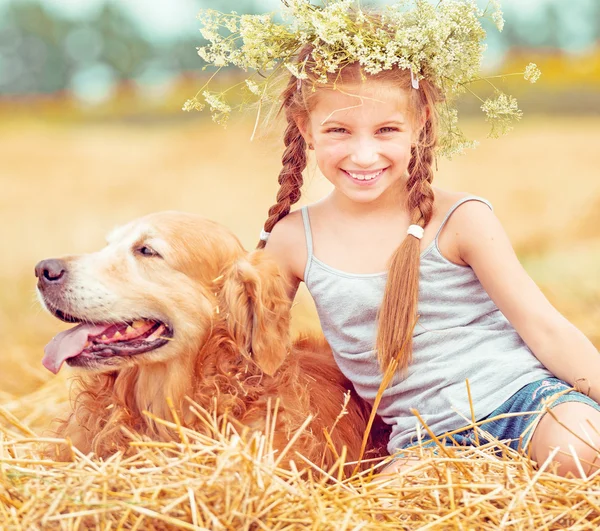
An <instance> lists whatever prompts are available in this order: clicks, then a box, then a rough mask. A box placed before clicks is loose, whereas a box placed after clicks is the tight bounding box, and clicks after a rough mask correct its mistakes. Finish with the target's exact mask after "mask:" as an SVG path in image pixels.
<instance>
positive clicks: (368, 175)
mask: <svg viewBox="0 0 600 531" xmlns="http://www.w3.org/2000/svg"><path fill="white" fill-rule="evenodd" d="M386 169H387V168H382V169H381V170H375V171H370V172H365V171H356V170H342V171H343V172H344V173H345V174H346V175H348V177H350V179H352V181H354V184H356V185H357V186H372V185H374V184H375V183H376V182H377V181H378V180H379V178H380V177H381V176H382V175H383V172H385V170H386Z"/></svg>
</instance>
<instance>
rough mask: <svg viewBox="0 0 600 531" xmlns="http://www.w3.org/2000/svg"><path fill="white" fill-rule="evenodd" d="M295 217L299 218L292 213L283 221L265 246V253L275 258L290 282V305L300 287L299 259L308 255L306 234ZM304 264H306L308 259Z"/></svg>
mask: <svg viewBox="0 0 600 531" xmlns="http://www.w3.org/2000/svg"><path fill="white" fill-rule="evenodd" d="M295 217H297V216H296V214H295V213H292V214H288V215H287V216H286V217H285V218H283V219H281V220H280V221H279V222H278V223H277V224H276V225H275V227H273V230H272V231H271V235H270V236H269V239H268V240H267V244H266V245H265V252H267V253H268V254H270V255H271V256H272V257H273V258H275V260H276V261H277V263H278V264H279V268H280V269H281V272H282V274H283V276H284V277H285V279H286V280H287V282H288V290H287V292H288V295H289V297H290V303H291V301H293V300H294V297H295V296H296V292H297V291H298V286H299V285H300V278H299V276H300V275H299V274H298V264H297V262H298V258H302V256H301V255H302V254H304V255H306V249H305V248H304V249H303V248H302V244H303V241H302V240H303V238H304V232H303V230H302V226H300V227H298V220H295V219H294V218H295ZM298 240H300V241H298ZM299 255H300V256H299ZM304 263H306V258H305V259H304Z"/></svg>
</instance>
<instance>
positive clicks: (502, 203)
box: [0, 117, 600, 395]
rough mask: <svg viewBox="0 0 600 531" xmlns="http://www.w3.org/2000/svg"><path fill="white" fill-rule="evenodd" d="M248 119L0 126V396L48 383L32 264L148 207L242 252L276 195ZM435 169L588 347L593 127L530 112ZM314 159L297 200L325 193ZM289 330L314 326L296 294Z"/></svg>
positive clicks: (595, 293) (271, 158) (264, 148)
mask: <svg viewBox="0 0 600 531" xmlns="http://www.w3.org/2000/svg"><path fill="white" fill-rule="evenodd" d="M251 129H252V124H251V123H250V121H248V122H245V121H238V122H237V123H232V124H230V125H229V127H228V129H222V128H221V127H220V126H217V125H214V124H212V123H211V122H206V121H203V120H197V121H193V122H191V123H185V124H178V123H175V124H173V123H149V124H143V123H142V124H122V123H114V122H113V123H106V122H105V123H100V122H97V123H86V124H77V125H75V124H71V125H64V126H59V125H44V124H43V123H40V122H35V121H31V122H23V121H21V122H16V123H9V124H6V125H4V126H3V127H2V128H1V129H0V161H2V162H1V166H0V187H1V188H0V189H1V194H0V227H1V234H2V245H3V249H4V253H3V254H4V259H3V260H2V261H1V263H0V279H1V280H2V283H3V286H4V288H3V289H2V290H1V292H0V334H2V337H3V338H4V345H3V359H4V363H3V370H2V371H1V372H0V391H3V392H5V393H9V394H11V395H22V394H26V393H28V392H30V391H32V390H34V389H36V388H37V387H38V386H39V385H40V384H42V383H43V382H45V381H47V380H48V378H49V377H50V375H49V373H48V374H46V371H45V370H44V369H43V368H42V367H41V364H40V359H41V356H42V350H43V346H44V344H45V343H46V342H47V341H48V340H49V339H50V338H51V337H52V336H53V335H54V334H55V333H56V332H57V331H58V330H59V329H61V324H60V323H59V322H58V321H56V320H55V319H53V318H52V317H50V316H48V315H47V314H45V313H44V312H42V311H41V310H40V308H39V304H38V303H37V302H36V298H35V278H34V275H33V266H34V265H35V264H36V263H37V261H39V260H40V259H43V258H49V257H54V256H62V255H64V254H77V253H82V252H88V251H93V250H95V249H98V248H99V247H100V246H102V245H103V243H104V236H105V234H106V233H107V232H108V231H109V230H110V229H111V228H113V227H114V226H116V225H118V224H120V223H123V222H126V221H128V220H130V219H133V218H135V217H137V216H140V215H143V214H145V213H147V212H152V211H156V210H169V209H176V210H184V211H190V212H196V213H200V214H202V215H204V216H206V217H208V218H211V219H214V220H216V221H219V222H221V223H224V224H225V225H227V226H228V227H230V228H231V229H232V230H233V231H234V232H235V233H236V234H237V235H238V236H239V238H240V239H241V240H242V242H243V243H244V245H245V246H246V247H247V248H249V249H250V248H252V247H253V246H254V245H255V243H256V240H257V235H258V234H259V232H260V229H261V226H262V223H263V221H264V218H265V216H266V212H267V209H268V208H269V206H270V205H271V203H272V201H273V198H274V197H275V193H276V191H277V183H276V176H277V173H278V170H279V160H280V156H281V144H280V141H279V139H278V137H277V134H276V132H269V133H268V134H265V135H263V136H262V138H259V139H255V140H254V141H253V142H252V143H251V142H250V140H249V138H250V134H251ZM469 132H470V133H471V134H473V135H474V136H476V137H477V138H481V139H482V144H481V145H480V146H479V147H478V148H477V149H476V150H474V151H472V152H469V153H468V154H466V155H464V156H462V157H458V158H456V159H454V160H453V161H450V162H448V161H440V163H439V171H438V172H437V175H436V178H435V183H436V184H437V185H438V186H442V187H447V188H449V189H454V190H464V191H469V192H472V193H475V194H478V195H481V196H484V197H486V198H488V199H490V200H491V201H492V203H493V205H494V208H495V211H496V213H497V215H498V216H499V218H500V219H501V220H502V222H503V224H504V226H505V228H506V230H507V232H508V234H509V236H510V238H511V240H512V242H513V244H514V246H515V248H516V249H517V252H518V254H519V256H520V258H521V260H522V262H523V263H524V265H525V267H526V268H527V270H528V271H529V273H530V274H531V275H532V276H533V278H534V279H535V280H536V281H537V282H538V284H539V285H540V286H541V287H542V289H543V290H544V292H545V293H546V295H547V296H548V297H549V298H550V300H551V301H552V302H553V303H554V304H555V306H556V307H557V308H558V309H559V310H560V311H561V312H563V313H564V314H565V315H566V316H567V317H568V318H570V319H571V320H572V321H573V322H574V323H575V324H576V325H577V326H579V327H580V328H581V329H583V330H584V331H585V332H586V333H587V334H588V336H589V337H591V338H592V340H593V341H594V342H595V344H596V345H597V346H600V327H599V326H598V323H599V322H600V284H599V283H598V281H597V271H598V270H599V269H600V178H599V176H598V168H599V167H600V154H599V152H598V150H597V146H598V145H600V120H599V119H583V118H579V119H574V118H568V117H562V118H546V117H539V118H538V117H532V118H528V119H527V120H525V121H524V122H523V123H522V124H519V125H518V127H517V129H516V130H515V131H513V132H512V133H511V134H510V135H509V136H507V137H504V138H502V139H499V140H487V139H485V134H484V131H482V130H480V129H479V128H478V127H477V126H475V125H473V126H472V127H470V128H469ZM328 186H329V185H328V183H327V182H326V181H325V179H324V178H323V177H322V176H320V174H318V170H317V169H316V166H315V164H314V163H313V164H311V165H310V167H309V170H308V172H307V178H306V186H305V193H304V197H303V199H302V201H303V202H304V201H312V200H315V199H317V198H319V197H321V196H322V195H323V194H324V193H326V192H327V190H328V189H329V188H328ZM299 301H300V304H298V305H297V306H296V307H295V308H294V312H295V326H296V328H303V327H306V326H316V319H315V315H314V312H313V309H312V307H311V304H310V301H309V300H308V298H307V296H306V294H305V293H304V292H301V293H300V296H299Z"/></svg>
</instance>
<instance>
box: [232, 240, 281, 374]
mask: <svg viewBox="0 0 600 531" xmlns="http://www.w3.org/2000/svg"><path fill="white" fill-rule="evenodd" d="M223 297H224V299H225V306H226V310H225V311H226V312H227V313H228V314H229V316H228V318H227V327H228V330H229V333H230V335H231V337H232V338H233V340H234V341H235V343H236V344H237V346H238V348H239V349H240V351H241V352H242V353H245V354H246V355H248V356H249V357H250V358H251V359H252V360H253V361H254V362H255V363H256V364H257V365H258V366H259V367H260V369H262V371H263V372H264V373H265V374H268V375H273V374H274V373H275V371H276V370H277V369H278V368H279V367H280V365H281V364H282V363H283V361H284V360H285V357H286V356H287V354H288V353H289V351H290V348H291V339H290V307H291V304H290V301H289V298H288V295H287V284H286V281H285V279H284V277H283V275H281V273H280V271H279V267H278V266H277V263H276V262H275V260H274V259H273V258H270V257H269V256H268V255H266V254H265V253H264V251H262V250H261V251H254V252H252V253H250V254H249V255H248V256H247V257H245V258H242V259H241V260H238V261H237V262H236V263H235V264H233V266H232V267H231V269H230V270H229V272H228V273H227V274H226V277H225V281H224V284H223Z"/></svg>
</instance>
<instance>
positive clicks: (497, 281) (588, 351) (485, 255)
mask: <svg viewBox="0 0 600 531" xmlns="http://www.w3.org/2000/svg"><path fill="white" fill-rule="evenodd" d="M447 229H449V230H451V231H452V232H453V233H454V234H456V242H457V245H458V251H459V253H460V257H461V258H462V260H464V261H465V262H466V263H467V264H468V265H469V266H471V267H472V268H473V270H474V271H475V274H476V275H477V277H478V278H479V281H480V282H481V284H482V286H483V287H484V289H485V290H486V291H487V293H488V294H489V296H490V297H491V299H492V300H493V301H494V302H495V303H496V305H497V306H498V308H499V309H500V311H501V312H502V313H503V314H504V315H505V316H506V318H507V319H508V320H509V321H510V323H511V324H512V325H513V326H514V328H515V330H516V331H517V332H518V333H519V335H520V336H521V337H522V338H523V340H524V341H525V343H527V345H528V346H529V348H530V349H531V350H532V352H533V353H534V354H535V356H536V357H537V358H538V359H539V360H540V361H541V362H542V363H543V364H544V365H545V366H546V367H547V368H548V370H550V372H552V373H553V374H554V375H555V376H556V377H558V378H560V379H562V380H564V381H566V382H567V383H569V384H571V385H572V386H574V387H578V388H579V389H580V390H581V391H582V392H587V390H588V386H589V387H590V392H589V395H590V396H591V397H592V398H593V399H594V400H595V401H596V402H600V355H599V353H598V351H597V350H596V347H594V345H593V344H592V342H591V341H590V340H589V339H588V338H587V337H586V336H585V335H584V334H583V333H582V332H581V331H580V330H578V329H577V328H576V327H575V326H574V325H573V324H571V323H570V322H569V321H568V320H567V319H565V317H563V316H562V315H561V314H560V312H558V311H557V310H556V309H555V308H554V307H553V306H552V305H551V304H550V302H549V301H548V299H546V297H545V296H544V294H543V293H542V292H541V290H540V289H539V288H538V286H537V285H536V284H535V282H534V281H533V280H532V279H531V278H530V277H529V275H528V274H527V272H526V271H525V269H523V266H522V265H521V264H520V262H519V260H518V258H517V256H516V254H515V252H514V250H513V248H512V245H511V244H510V241H509V239H508V236H507V235H506V233H505V231H504V229H503V228H502V225H501V224H500V222H499V220H498V218H496V216H495V215H494V213H493V212H492V211H491V210H490V208H489V207H487V206H486V205H485V204H483V203H480V202H478V201H469V202H467V203H465V204H464V205H462V206H461V207H460V208H458V209H457V210H456V211H455V212H454V214H453V216H452V218H451V219H450V221H449V223H448V227H447ZM581 379H586V380H587V382H586V381H579V382H578V383H577V380H581Z"/></svg>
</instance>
